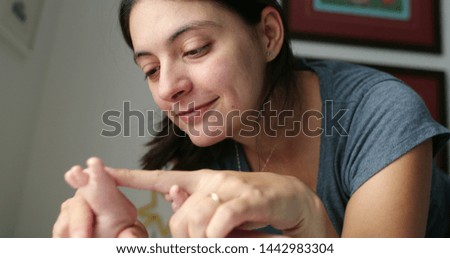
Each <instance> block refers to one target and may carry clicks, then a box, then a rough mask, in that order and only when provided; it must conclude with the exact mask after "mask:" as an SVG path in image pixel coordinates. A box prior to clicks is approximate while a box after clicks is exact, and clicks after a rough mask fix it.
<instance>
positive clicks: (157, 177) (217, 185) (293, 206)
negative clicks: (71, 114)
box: [107, 169, 327, 237]
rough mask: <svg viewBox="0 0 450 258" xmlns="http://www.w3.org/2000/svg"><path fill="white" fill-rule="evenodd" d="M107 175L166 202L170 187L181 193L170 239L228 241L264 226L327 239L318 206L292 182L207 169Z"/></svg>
mask: <svg viewBox="0 0 450 258" xmlns="http://www.w3.org/2000/svg"><path fill="white" fill-rule="evenodd" d="M107 171H108V172H109V173H110V174H111V175H112V176H113V178H115V180H116V182H117V184H118V185H121V186H126V187H131V188H136V189H147V190H152V191H157V192H161V193H164V194H168V196H169V199H170V196H171V194H170V192H171V189H172V191H174V190H173V187H174V186H176V187H177V188H181V189H183V190H184V191H185V193H186V195H185V198H184V197H183V196H182V195H179V196H181V197H180V198H179V199H178V201H175V202H176V203H177V204H176V206H179V207H175V209H176V213H175V214H174V215H173V217H172V218H171V220H170V228H171V231H172V235H173V236H174V237H226V236H228V235H229V234H230V233H231V232H232V231H233V230H234V229H256V228H260V227H264V226H267V225H271V226H273V227H275V228H277V229H279V230H282V231H283V232H284V233H285V234H286V235H287V236H292V237H325V236H326V219H327V217H326V212H325V209H324V207H323V205H322V202H321V201H320V199H319V198H318V197H317V196H316V195H315V194H314V193H313V192H312V191H311V190H310V189H309V188H308V187H307V186H306V185H304V184H303V183H302V182H300V181H299V180H298V179H297V178H294V177H289V176H281V175H277V174H273V173H254V172H253V173H242V172H234V171H211V170H200V171H195V172H184V171H132V170H126V169H107ZM178 191H180V190H179V189H178ZM172 196H177V195H176V194H175V195H173V194H172ZM180 200H181V201H180Z"/></svg>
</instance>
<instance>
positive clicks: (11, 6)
mask: <svg viewBox="0 0 450 258" xmlns="http://www.w3.org/2000/svg"><path fill="white" fill-rule="evenodd" d="M43 2H44V0H0V37H2V38H3V39H4V40H6V41H8V43H9V44H10V45H11V46H12V47H14V48H15V49H16V50H18V51H19V52H21V53H22V54H28V53H29V52H30V51H31V50H32V49H33V45H34V38H35V34H36V29H37V25H38V22H39V18H40V13H41V9H42V6H43Z"/></svg>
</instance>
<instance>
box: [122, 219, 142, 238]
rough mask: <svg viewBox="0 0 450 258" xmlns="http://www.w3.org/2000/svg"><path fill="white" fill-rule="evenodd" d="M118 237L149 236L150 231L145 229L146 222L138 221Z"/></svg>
mask: <svg viewBox="0 0 450 258" xmlns="http://www.w3.org/2000/svg"><path fill="white" fill-rule="evenodd" d="M117 237H118V238H148V232H147V230H146V229H145V226H144V224H142V223H141V222H140V221H136V222H135V224H134V225H133V226H131V227H128V228H126V229H124V230H123V231H122V232H120V233H119V234H118V236H117Z"/></svg>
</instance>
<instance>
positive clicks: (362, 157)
mask: <svg viewBox="0 0 450 258" xmlns="http://www.w3.org/2000/svg"><path fill="white" fill-rule="evenodd" d="M300 69H309V70H312V71H314V72H315V73H316V74H317V75H318V77H319V80H320V93H321V98H322V102H323V107H322V108H323V109H322V110H323V113H324V116H325V117H324V119H323V120H322V129H323V133H322V135H321V146H320V164H319V174H318V181H317V187H316V190H317V195H318V196H319V197H320V198H321V200H322V201H323V203H324V205H325V208H326V210H327V212H328V215H329V217H330V219H331V221H332V223H333V225H334V227H335V229H336V231H337V233H338V234H339V235H340V234H341V233H342V227H343V221H344V214H345V208H346V205H347V203H348V201H349V199H350V197H351V196H352V194H354V193H355V191H356V190H357V189H358V188H359V187H360V186H361V185H362V184H364V183H365V182H366V181H367V180H369V179H370V178H371V177H372V176H373V175H375V174H376V173H377V172H379V171H380V170H382V169H383V168H385V167H386V166H388V165H389V164H390V163H392V162H394V161H395V160H396V159H398V158H399V157H401V156H402V155H404V154H405V153H407V152H408V151H410V150H411V149H413V148H414V147H415V146H417V145H419V144H420V143H422V142H424V141H425V140H427V139H430V138H432V139H433V152H434V155H435V154H436V153H437V151H438V150H440V149H441V148H442V147H443V146H444V145H445V144H446V143H447V141H448V139H449V137H450V131H449V130H448V129H447V128H445V127H443V126H442V125H440V124H438V123H437V122H435V121H434V120H433V119H432V118H431V116H430V114H429V112H428V109H427V107H426V106H425V104H424V103H423V101H422V99H421V98H420V96H418V95H417V94H416V93H415V92H414V91H413V90H412V89H411V88H409V87H408V86H406V85H405V84H404V83H403V82H402V81H400V80H399V79H396V78H394V77H392V76H391V75H388V74H386V73H383V72H379V71H377V70H374V69H371V68H367V67H363V66H358V65H354V64H350V63H345V62H339V61H315V62H311V63H308V64H307V63H306V62H304V61H301V64H300ZM239 157H240V164H241V169H242V170H243V171H250V168H249V165H248V162H247V161H246V158H245V156H244V152H243V151H242V149H240V148H239ZM213 168H215V169H229V170H237V161H236V154H235V153H230V155H228V156H227V157H224V159H223V160H221V161H218V162H217V163H216V164H215V165H214V166H213ZM369 205H370V204H369ZM449 222H450V179H449V177H448V176H447V174H445V173H444V172H443V171H441V170H439V169H437V168H436V167H435V166H434V167H433V177H432V193H431V203H430V210H429V217H428V225H427V232H426V236H427V237H443V236H445V234H446V233H447V230H448V228H449ZM266 232H267V231H266Z"/></svg>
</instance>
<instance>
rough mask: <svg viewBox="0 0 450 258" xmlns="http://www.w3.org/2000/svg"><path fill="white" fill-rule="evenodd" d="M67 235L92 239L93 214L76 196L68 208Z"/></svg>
mask: <svg viewBox="0 0 450 258" xmlns="http://www.w3.org/2000/svg"><path fill="white" fill-rule="evenodd" d="M69 212H70V218H69V235H70V237H75V238H88V237H93V234H94V214H93V211H92V210H91V208H90V207H89V205H88V204H87V202H86V201H85V200H84V198H82V197H81V196H78V195H76V196H75V197H74V198H73V199H72V202H71V204H70V208H69Z"/></svg>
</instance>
